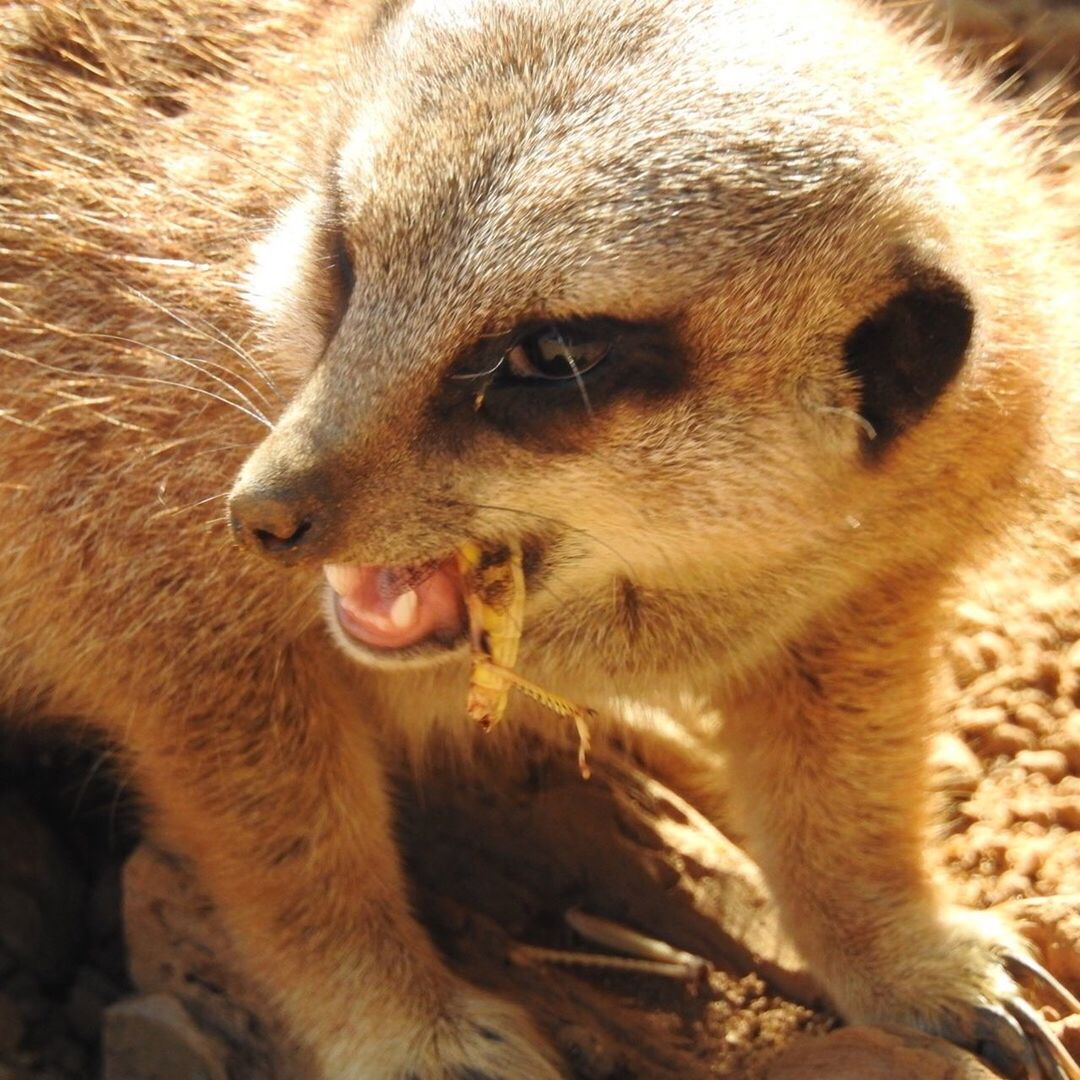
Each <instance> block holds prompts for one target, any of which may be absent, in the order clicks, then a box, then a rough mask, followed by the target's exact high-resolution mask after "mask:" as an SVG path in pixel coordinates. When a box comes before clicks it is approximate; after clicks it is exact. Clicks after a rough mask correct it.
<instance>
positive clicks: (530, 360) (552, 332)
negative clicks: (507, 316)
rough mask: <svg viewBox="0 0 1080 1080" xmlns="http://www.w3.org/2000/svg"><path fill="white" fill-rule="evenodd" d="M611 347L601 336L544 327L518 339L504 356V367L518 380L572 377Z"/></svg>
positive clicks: (551, 379) (605, 355)
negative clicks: (591, 336)
mask: <svg viewBox="0 0 1080 1080" xmlns="http://www.w3.org/2000/svg"><path fill="white" fill-rule="evenodd" d="M610 350H611V343H610V342H608V341H605V340H603V339H601V338H590V337H587V336H585V335H581V334H575V333H574V332H573V331H572V330H570V329H568V328H567V327H560V326H545V327H542V328H541V329H540V330H536V331H534V332H533V333H531V334H527V335H526V336H525V337H523V338H520V339H519V340H518V341H517V342H516V343H515V344H514V345H513V347H512V348H511V349H510V350H509V352H507V354H506V356H505V357H504V361H503V362H504V364H505V370H506V371H507V372H508V373H509V374H511V375H513V376H514V377H516V378H518V379H546V380H548V381H558V380H561V379H575V378H578V377H580V376H581V375H584V374H585V372H586V371H590V370H592V368H594V367H596V366H597V364H599V363H600V362H601V361H603V360H604V359H605V358H606V357H607V355H608V353H609V352H610Z"/></svg>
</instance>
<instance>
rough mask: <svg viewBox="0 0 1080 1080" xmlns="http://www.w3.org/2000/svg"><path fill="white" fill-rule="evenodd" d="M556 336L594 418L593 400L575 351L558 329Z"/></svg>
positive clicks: (589, 411)
mask: <svg viewBox="0 0 1080 1080" xmlns="http://www.w3.org/2000/svg"><path fill="white" fill-rule="evenodd" d="M555 337H556V339H557V340H558V342H559V344H560V345H561V346H562V347H563V350H564V355H565V356H566V362H567V363H568V364H569V365H570V370H571V371H572V372H573V373H574V382H575V383H577V388H578V391H579V392H580V394H581V400H582V401H583V402H584V403H585V411H586V412H587V413H588V414H589V419H590V420H592V419H593V416H594V413H593V407H592V402H591V401H590V400H589V392H588V391H587V390H586V389H585V381H584V379H582V377H581V372H580V371H579V370H578V365H577V360H576V359H575V358H574V352H573V350H572V349H571V348H570V346H569V345H567V343H566V341H565V340H564V338H563V336H562V333H561V332H560V331H558V330H556V331H555Z"/></svg>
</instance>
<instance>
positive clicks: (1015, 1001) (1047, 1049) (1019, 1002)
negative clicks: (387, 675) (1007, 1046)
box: [1005, 997, 1080, 1080]
mask: <svg viewBox="0 0 1080 1080" xmlns="http://www.w3.org/2000/svg"><path fill="white" fill-rule="evenodd" d="M1005 1007H1006V1008H1007V1009H1008V1010H1009V1012H1010V1013H1011V1014H1012V1016H1013V1018H1014V1019H1015V1020H1016V1021H1017V1023H1018V1024H1019V1025H1020V1027H1021V1028H1022V1029H1023V1032H1024V1034H1025V1035H1026V1036H1027V1041H1028V1044H1029V1045H1030V1046H1031V1048H1032V1050H1033V1051H1034V1053H1035V1056H1036V1057H1037V1058H1038V1059H1039V1068H1040V1071H1039V1072H1037V1073H1036V1074H1035V1076H1036V1077H1037V1078H1038V1080H1080V1065H1077V1063H1076V1062H1075V1061H1074V1060H1073V1056H1072V1054H1070V1053H1069V1051H1068V1050H1066V1049H1065V1046H1064V1044H1063V1043H1062V1041H1061V1040H1060V1039H1059V1038H1058V1037H1057V1035H1055V1034H1054V1032H1053V1030H1052V1029H1051V1028H1050V1025H1049V1024H1047V1022H1046V1021H1045V1020H1044V1019H1043V1018H1042V1016H1041V1015H1040V1014H1039V1012H1038V1010H1037V1009H1035V1008H1033V1007H1032V1006H1031V1005H1029V1004H1028V1002H1026V1001H1025V1000H1024V999H1023V998H1022V997H1012V998H1008V999H1007V1000H1006V1002H1005Z"/></svg>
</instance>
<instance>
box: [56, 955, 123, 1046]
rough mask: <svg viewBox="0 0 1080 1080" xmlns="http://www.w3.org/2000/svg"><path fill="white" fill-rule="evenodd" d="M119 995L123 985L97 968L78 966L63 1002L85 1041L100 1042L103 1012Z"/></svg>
mask: <svg viewBox="0 0 1080 1080" xmlns="http://www.w3.org/2000/svg"><path fill="white" fill-rule="evenodd" d="M120 994H121V989H120V987H118V986H117V985H116V984H115V983H114V982H113V981H112V980H111V979H110V978H109V977H108V976H107V975H105V974H104V973H103V972H101V971H99V970H98V969H97V968H93V967H85V966H84V967H81V968H79V970H78V971H77V972H76V973H75V981H74V983H73V984H72V987H71V991H70V993H69V994H68V999H67V1002H66V1004H65V1005H64V1013H65V1015H66V1017H67V1021H68V1023H69V1024H70V1026H71V1029H72V1031H74V1032H75V1034H76V1035H77V1036H78V1037H79V1038H80V1039H82V1040H83V1041H84V1042H87V1043H94V1042H97V1040H98V1036H99V1033H100V1031H101V1019H102V1014H103V1013H104V1012H105V1009H106V1008H107V1007H108V1006H109V1005H111V1004H112V1003H113V1002H114V1001H116V1000H117V998H119V997H120Z"/></svg>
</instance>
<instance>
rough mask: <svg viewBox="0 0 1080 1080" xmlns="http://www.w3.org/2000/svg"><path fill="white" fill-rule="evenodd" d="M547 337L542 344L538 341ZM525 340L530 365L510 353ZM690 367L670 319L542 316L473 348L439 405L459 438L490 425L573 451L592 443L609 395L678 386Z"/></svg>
mask: <svg viewBox="0 0 1080 1080" xmlns="http://www.w3.org/2000/svg"><path fill="white" fill-rule="evenodd" d="M556 335H557V337H558V338H561V340H562V341H564V342H566V343H567V344H568V347H569V349H570V351H571V352H572V353H574V355H575V357H576V358H579V364H578V366H579V370H578V372H577V373H576V375H575V373H574V372H573V371H572V370H570V369H569V367H568V365H566V364H565V363H564V362H563V360H561V359H560V356H564V355H565V353H564V352H562V351H560V350H559V349H555V348H554V346H553V345H551V340H555V339H556ZM544 342H547V344H546V345H545V349H544V351H543V352H541V351H540V350H539V348H538V345H537V344H536V343H544ZM522 343H528V344H529V345H530V346H531V349H530V352H531V356H530V359H529V365H530V366H529V367H527V368H524V369H523V368H522V367H521V364H520V362H518V363H517V364H511V363H510V362H508V360H507V357H508V355H509V354H510V353H511V350H513V349H515V348H516V347H517V348H520V347H522ZM532 365H535V366H536V369H537V370H536V372H535V373H534V372H533V369H532ZM515 369H516V370H515ZM686 374H687V363H686V358H685V354H684V352H683V350H682V348H681V347H680V345H679V343H678V341H677V340H676V337H675V335H674V333H672V331H671V330H670V329H669V327H667V326H666V325H665V324H662V323H632V322H626V321H624V320H620V319H612V318H607V317H596V318H590V319H579V320H572V321H567V322H561V323H552V322H544V321H535V322H529V323H526V324H524V325H522V326H519V327H518V328H517V329H516V330H514V331H512V332H511V333H508V334H504V335H500V336H498V337H495V338H490V339H482V340H481V341H480V342H478V343H477V345H475V346H473V347H472V348H470V349H468V350H466V352H465V353H463V354H462V355H461V356H460V357H459V358H458V359H457V360H456V361H455V363H454V364H453V365H452V367H451V370H450V371H449V373H448V376H447V378H446V380H445V381H444V385H443V387H441V388H440V391H439V393H438V394H437V395H436V397H435V399H434V400H433V402H432V412H433V415H434V416H435V417H436V418H437V419H438V421H439V424H440V426H444V427H445V428H446V430H448V431H452V432H453V434H454V437H455V440H460V439H463V438H467V437H468V433H469V432H476V431H478V430H480V429H482V428H486V429H488V430H492V429H493V430H495V431H498V432H500V433H502V434H504V435H506V436H507V437H509V438H511V439H513V440H515V441H517V442H521V443H523V444H528V445H529V446H531V447H534V448H536V449H544V450H549V451H572V450H574V449H577V448H580V447H581V446H582V445H584V443H585V441H586V440H587V439H588V437H589V428H590V425H591V422H592V421H593V420H594V419H596V418H597V417H599V416H600V415H601V414H602V412H603V410H604V408H605V406H607V405H608V404H609V403H611V402H613V401H615V400H617V399H625V398H631V399H635V398H636V399H639V400H642V401H647V400H650V399H656V398H662V397H665V396H668V395H670V394H673V393H676V392H677V391H678V390H679V389H680V388H681V387H682V386H683V385H684V384H685V381H686Z"/></svg>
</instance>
